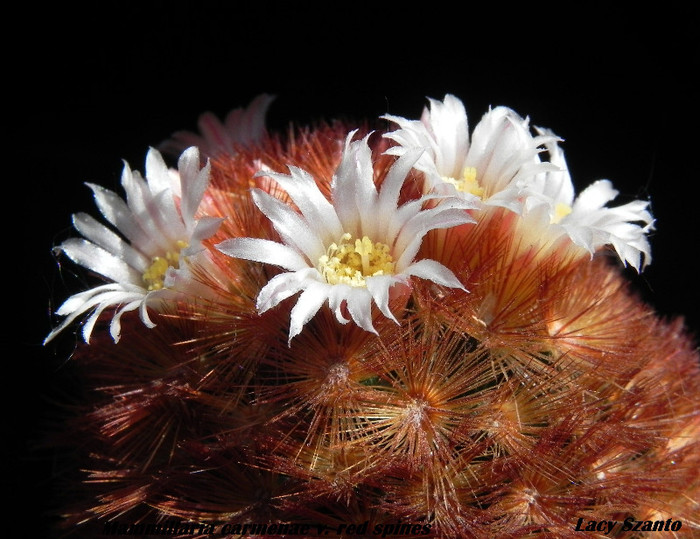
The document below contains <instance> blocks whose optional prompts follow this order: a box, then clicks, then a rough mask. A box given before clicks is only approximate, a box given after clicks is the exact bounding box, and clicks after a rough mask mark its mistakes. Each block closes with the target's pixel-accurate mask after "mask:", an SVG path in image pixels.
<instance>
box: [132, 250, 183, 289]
mask: <svg viewBox="0 0 700 539" xmlns="http://www.w3.org/2000/svg"><path fill="white" fill-rule="evenodd" d="M175 245H176V246H177V250H175V251H167V252H166V253H165V256H155V257H153V263H152V264H151V265H150V266H149V267H148V269H147V270H146V271H145V272H144V274H143V282H144V283H145V284H146V286H147V288H148V290H161V289H162V288H163V283H164V281H165V274H166V273H167V271H168V268H170V267H173V268H175V269H177V268H179V267H180V251H182V249H184V248H185V247H187V243H186V242H184V241H178V242H177V243H176V244H175Z"/></svg>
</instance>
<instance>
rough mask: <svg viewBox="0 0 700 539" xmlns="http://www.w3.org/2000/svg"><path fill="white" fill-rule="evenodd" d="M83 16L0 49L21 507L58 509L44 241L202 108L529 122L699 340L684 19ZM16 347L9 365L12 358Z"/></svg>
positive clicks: (54, 277) (529, 11) (66, 345)
mask: <svg viewBox="0 0 700 539" xmlns="http://www.w3.org/2000/svg"><path fill="white" fill-rule="evenodd" d="M95 6H96V7H94V8H90V9H78V8H76V7H53V8H50V9H49V10H48V11H47V10H46V9H44V8H42V9H41V10H37V12H36V13H34V12H31V13H30V12H28V11H27V12H25V13H21V14H20V15H18V16H17V18H16V19H15V20H14V21H13V22H11V23H10V22H9V21H8V24H11V25H12V24H16V25H17V29H18V30H19V32H18V36H19V37H17V38H13V39H11V40H10V39H9V38H8V37H5V38H4V40H5V42H6V45H5V55H6V57H7V58H8V63H7V64H9V65H7V67H6V69H7V70H8V73H9V77H8V80H6V82H5V83H4V86H5V89H6V91H9V96H8V97H6V98H5V100H4V101H5V111H6V117H7V118H9V120H10V122H9V124H10V125H9V126H8V125H7V123H6V136H8V137H9V143H7V142H6V144H8V145H9V147H8V146H6V148H5V149H6V152H7V153H6V156H5V157H6V163H9V164H10V170H9V171H8V172H7V175H6V176H5V188H6V195H5V204H6V205H7V206H9V207H10V211H11V215H12V218H11V220H9V222H8V221H6V230H5V234H6V245H7V247H8V248H9V252H6V258H5V262H6V265H5V267H6V270H5V271H6V273H5V276H6V277H5V279H6V286H8V287H9V289H10V295H9V298H13V299H12V300H11V303H9V304H6V305H5V312H6V313H7V315H9V316H10V318H11V319H12V321H13V322H14V323H11V324H10V325H9V326H8V325H7V324H6V326H5V327H6V328H7V329H6V331H8V330H9V331H10V332H12V334H10V335H7V334H6V342H7V343H8V350H9V352H8V354H7V356H6V357H5V358H4V364H5V366H6V368H7V367H9V368H10V372H9V376H8V378H7V379H6V383H8V384H9V385H10V386H14V387H15V388H18V393H17V394H16V395H11V393H10V392H9V391H8V396H10V397H11V400H10V403H11V405H10V406H11V408H10V411H11V413H10V414H9V416H10V417H11V418H12V420H11V422H10V425H9V432H10V433H12V434H11V438H12V440H14V441H15V442H16V443H14V444H12V447H13V448H16V449H17V450H18V451H17V454H16V455H13V457H14V460H11V461H10V463H11V467H12V469H13V470H17V471H20V472H21V473H19V474H12V477H13V479H12V482H11V483H10V485H11V488H12V489H13V492H16V493H18V494H19V495H14V498H15V499H16V500H17V502H18V503H19V504H21V507H20V509H21V510H23V511H24V510H29V511H30V513H31V514H33V515H37V514H38V513H37V512H38V511H39V510H40V509H41V508H42V507H44V506H45V503H46V501H47V500H48V499H51V498H55V497H56V494H55V493H51V492H50V490H49V485H50V483H51V482H50V475H51V473H52V467H51V463H50V461H47V460H45V459H43V456H44V455H45V453H38V454H37V453H32V452H31V451H30V449H31V448H32V447H34V445H35V444H36V442H37V441H40V440H41V433H42V432H43V431H44V430H45V427H46V423H47V417H50V416H47V414H48V413H50V411H51V407H52V406H53V401H52V399H53V397H54V396H55V395H56V394H57V393H58V394H60V387H57V385H59V384H61V383H63V379H64V377H63V376H62V373H63V372H64V369H65V368H64V367H63V364H64V361H65V360H66V359H67V358H68V356H69V354H70V350H71V348H72V346H73V344H74V339H73V337H72V336H71V335H68V336H67V337H65V338H63V339H59V340H58V342H57V344H55V345H51V346H49V347H47V348H45V347H43V346H42V345H41V342H42V340H43V338H44V337H45V335H46V334H47V333H48V332H49V331H50V329H51V327H52V320H51V318H50V316H49V311H50V308H51V305H53V306H54V307H56V306H57V304H58V303H60V302H61V301H62V300H63V299H65V298H66V297H67V295H68V294H69V292H70V291H71V290H69V289H68V285H67V284H66V283H65V282H64V277H63V274H62V272H61V271H59V268H58V266H57V264H56V261H55V260H54V258H53V256H52V254H51V248H52V246H54V245H56V244H57V243H60V241H61V240H63V239H65V238H66V237H67V236H69V235H70V234H71V232H70V215H71V214H72V213H74V212H76V211H87V212H90V213H92V214H93V215H97V211H96V209H95V206H94V203H93V201H92V197H91V194H90V191H89V189H88V188H87V187H86V186H85V185H84V182H86V181H90V182H95V183H98V184H101V185H103V186H105V187H108V188H112V189H115V190H117V191H118V192H120V193H121V188H120V187H119V184H118V182H119V176H120V174H121V169H122V159H124V160H126V161H128V162H129V163H130V165H131V166H132V167H133V168H135V169H138V170H143V161H144V157H145V154H146V151H147V149H148V147H149V146H151V145H156V144H158V143H159V142H161V141H162V140H163V139H165V138H167V137H168V136H169V135H170V134H171V133H172V132H173V131H176V130H179V129H188V130H195V129H196V120H197V116H198V115H199V114H200V113H201V112H203V111H205V110H211V111H213V112H215V113H216V114H218V115H219V116H220V117H223V115H224V114H225V113H226V112H227V111H228V110H229V109H231V108H234V107H238V106H241V105H245V104H247V103H248V102H249V101H250V100H251V99H252V98H253V97H254V96H255V95H257V94H259V93H262V92H267V93H273V94H275V95H277V96H278V97H277V100H276V101H275V102H274V103H273V105H272V107H271V108H270V113H269V116H268V125H269V126H270V128H271V129H284V128H286V126H287V125H288V123H289V122H295V123H299V124H306V123H309V122H311V121H313V120H315V119H322V118H325V119H332V118H338V117H349V118H357V119H360V118H364V117H368V118H375V117H377V116H379V115H381V114H384V113H387V112H389V113H392V114H398V115H402V116H406V117H409V118H417V117H418V116H419V115H420V112H421V110H422V108H423V106H424V105H425V98H426V97H434V98H440V99H441V98H442V97H443V96H444V94H445V93H448V92H449V93H453V94H455V95H457V96H458V97H460V98H461V99H462V100H463V101H464V103H465V105H466V107H467V112H468V114H469V118H470V124H471V125H472V126H473V125H474V124H475V123H476V122H477V121H478V119H479V118H480V117H481V115H482V114H483V113H484V112H485V111H486V110H487V108H488V106H489V105H493V106H496V105H507V106H509V107H511V108H513V109H515V110H516V111H517V112H519V113H520V114H521V115H527V116H529V117H530V118H531V120H532V123H533V124H535V125H541V126H546V127H549V128H551V129H553V130H554V131H555V132H556V133H557V134H559V135H560V136H562V137H563V138H564V139H565V143H564V145H563V147H564V149H565V151H566V155H567V159H568V162H569V166H570V169H571V171H572V175H573V177H574V181H575V183H576V186H577V189H578V190H579V191H580V190H581V189H583V188H584V187H585V186H586V185H588V184H589V183H591V182H592V181H594V180H596V179H600V178H608V179H610V180H612V181H613V183H614V185H615V187H616V188H617V189H618V190H620V192H621V195H620V200H621V201H627V200H629V199H632V198H644V199H646V198H647V197H650V199H651V201H652V211H653V213H654V215H655V217H656V219H657V231H656V232H655V233H654V234H653V235H652V237H651V242H652V250H653V255H654V261H653V263H652V265H651V266H650V267H649V268H648V269H647V270H646V271H645V272H644V273H643V274H642V275H641V276H636V274H635V272H633V271H629V275H630V279H632V280H633V282H634V286H635V287H636V288H637V289H638V290H639V292H640V293H641V294H642V295H643V297H644V298H645V299H646V300H647V301H648V302H650V303H651V304H652V305H654V306H655V307H656V308H657V309H658V311H659V313H660V314H661V315H662V316H666V317H673V316H676V315H685V317H686V320H687V323H688V326H689V327H690V328H691V329H692V330H693V331H697V330H698V328H700V318H699V317H698V308H697V302H698V299H700V294H699V293H698V291H699V287H698V284H697V259H696V257H697V251H698V243H699V242H698V221H699V220H698V214H699V213H700V205H699V199H698V188H697V186H698V182H699V181H700V167H699V166H698V155H699V154H700V152H698V147H697V142H698V114H697V110H696V109H697V97H698V93H697V87H696V86H695V85H694V82H693V76H694V75H695V74H697V71H698V41H697V38H696V37H695V36H696V34H695V32H696V29H697V27H698V22H699V21H698V16H697V13H696V12H695V9H694V8H675V7H674V6H673V5H664V11H663V12H660V11H658V10H649V11H644V10H641V8H636V9H635V10H634V11H628V10H625V9H623V8H619V7H614V6H612V5H605V4H601V5H597V4H592V3H587V4H586V7H585V8H575V9H573V10H572V9H571V8H569V7H566V4H562V5H556V4H552V3H539V4H534V3H531V4H529V5H528V6H527V8H525V7H521V8H518V9H516V10H514V9H513V8H510V7H505V6H500V5H496V4H493V5H491V7H481V8H479V9H475V8H474V6H473V5H470V4H467V3H464V4H462V6H461V7H459V8H456V7H441V5H440V4H438V3H430V4H426V5H418V6H415V7H408V5H407V4H395V5H391V6H390V5H389V4H371V3H363V2H356V3H344V4H337V5H334V6H333V7H330V4H329V5H326V6H324V7H322V8H320V7H318V5H316V4H311V3H304V2H297V3H279V4H276V3H261V2H258V3H255V4H253V5H245V7H242V5H241V4H240V3H238V2H198V3H172V2H148V3H136V2H134V3H116V2H101V3H99V4H95ZM8 150H9V152H8ZM8 154H9V155H8ZM16 231H19V235H20V237H19V241H18V239H17V237H16ZM17 245H20V249H21V250H20V252H19V254H18V253H16V252H15V248H16V246H17ZM18 304H21V306H20V309H21V310H20V316H19V317H18V316H17V314H16V311H15V305H18ZM15 334H16V335H15ZM17 338H19V339H20V340H21V350H22V351H21V352H20V353H19V354H17V353H16V352H12V349H13V345H12V343H14V342H16V339H17ZM15 349H16V348H15ZM48 421H50V419H49V420H48ZM15 476H16V477H15ZM59 496H60V494H59ZM14 514H15V513H13V515H14ZM20 514H21V513H20ZM32 518H33V520H32V521H31V523H30V527H25V529H26V530H27V531H30V530H31V526H32V525H36V522H37V520H36V516H35V517H32ZM17 536H18V537H20V536H22V535H21V534H19V535H17ZM26 536H27V537H30V536H31V537H40V536H41V535H40V534H38V535H37V534H34V533H29V534H27V535H26Z"/></svg>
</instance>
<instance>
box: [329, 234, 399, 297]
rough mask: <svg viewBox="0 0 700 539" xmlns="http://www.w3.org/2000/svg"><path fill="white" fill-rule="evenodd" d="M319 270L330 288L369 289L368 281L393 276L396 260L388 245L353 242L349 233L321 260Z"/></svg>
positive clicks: (334, 244) (364, 240)
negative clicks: (365, 287)
mask: <svg viewBox="0 0 700 539" xmlns="http://www.w3.org/2000/svg"><path fill="white" fill-rule="evenodd" d="M318 270H319V271H320V272H321V275H323V277H324V279H326V282H327V283H328V284H347V285H350V286H366V282H365V277H374V276H377V275H391V274H393V273H394V259H393V258H392V256H391V254H390V252H389V246H388V245H385V244H383V243H379V242H376V243H374V242H373V241H372V240H370V239H369V238H368V237H367V236H364V237H363V238H362V239H359V238H358V239H356V240H355V241H354V242H353V241H352V235H351V234H347V233H346V234H343V236H342V238H341V242H340V244H337V243H332V244H331V245H330V246H329V247H328V250H327V251H326V254H325V255H323V256H321V257H320V258H319V259H318Z"/></svg>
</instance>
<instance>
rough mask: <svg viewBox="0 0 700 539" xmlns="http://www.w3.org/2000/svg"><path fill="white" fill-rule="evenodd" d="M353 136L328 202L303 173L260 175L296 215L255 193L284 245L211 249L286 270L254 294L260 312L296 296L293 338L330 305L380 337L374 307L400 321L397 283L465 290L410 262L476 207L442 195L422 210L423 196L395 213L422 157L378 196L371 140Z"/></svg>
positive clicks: (403, 162)
mask: <svg viewBox="0 0 700 539" xmlns="http://www.w3.org/2000/svg"><path fill="white" fill-rule="evenodd" d="M354 134H355V132H351V133H350V134H349V135H348V137H347V139H346V143H345V150H344V153H343V157H342V161H341V163H340V165H339V167H338V169H337V170H336V173H335V175H334V177H333V181H332V184H331V201H329V200H328V199H326V198H325V197H324V195H323V194H322V193H321V191H320V190H319V188H318V186H317V184H316V182H315V180H314V178H313V177H312V176H311V175H310V174H309V173H307V172H306V171H304V170H302V169H300V168H297V167H292V166H290V167H289V171H290V174H289V175H285V174H277V173H269V172H265V173H264V174H265V175H266V176H269V177H270V178H272V179H274V180H275V181H277V183H278V184H279V185H280V186H281V187H282V188H283V189H284V190H285V191H286V192H287V194H288V195H289V198H290V199H291V200H292V202H293V203H294V204H295V205H296V206H297V208H298V209H299V211H300V213H298V212H296V211H295V210H293V209H292V208H291V207H290V206H288V205H286V204H284V203H283V202H281V201H280V200H279V199H277V198H274V197H273V196H271V195H269V194H267V193H265V192H263V191H261V190H259V189H253V191H252V196H253V199H254V201H255V204H256V205H257V206H258V208H259V209H260V211H262V212H263V213H264V214H265V216H266V217H267V218H268V219H270V221H271V222H272V224H273V226H274V228H275V230H276V231H277V233H278V234H279V236H280V238H281V239H282V243H278V242H275V241H272V240H269V239H260V238H233V239H229V240H226V241H224V242H222V243H220V244H219V245H218V246H217V247H218V248H219V250H221V251H222V252H223V253H225V254H227V255H229V256H232V257H236V258H243V259H247V260H252V261H256V262H262V263H265V264H272V265H275V266H278V267H280V268H282V269H284V270H286V271H285V272H283V273H281V274H279V275H277V276H275V277H274V278H272V279H271V280H270V281H269V282H268V283H267V285H266V286H265V287H264V288H263V289H262V290H261V291H260V293H259V295H258V298H257V309H258V311H259V312H260V313H262V312H265V311H267V310H268V309H270V308H272V307H275V306H276V305H277V304H279V303H280V302H281V301H283V300H284V299H286V298H288V297H290V296H293V295H294V294H296V293H298V292H300V291H301V292H302V294H301V296H300V297H299V299H298V300H297V303H296V305H295V306H294V308H293V309H292V311H291V323H290V328H289V340H290V341H291V339H292V338H293V337H294V336H296V335H297V334H299V333H300V332H301V330H302V328H303V327H304V325H305V324H306V323H307V322H308V321H309V320H311V318H312V317H313V316H314V315H315V314H316V313H317V312H318V310H319V309H320V308H321V306H322V305H323V304H324V303H326V302H328V305H329V306H330V308H331V309H332V310H333V311H334V313H335V317H336V319H337V320H338V321H339V322H340V323H347V322H349V321H350V319H352V320H353V321H354V322H355V323H356V324H357V325H358V326H360V327H362V328H363V329H365V330H367V331H371V332H376V331H375V329H374V326H373V324H372V301H374V303H376V305H377V307H378V308H379V310H380V311H381V312H382V313H383V314H384V315H385V316H386V317H388V318H390V319H392V320H395V321H396V319H395V318H394V315H393V314H392V312H391V310H390V309H389V300H390V289H391V288H392V287H393V286H394V285H398V284H401V285H405V286H407V285H408V281H409V278H410V277H411V276H414V277H419V278H423V279H429V280H431V281H433V282H435V283H438V284H440V285H443V286H447V287H452V288H462V289H463V286H462V284H461V283H460V282H459V280H458V279H457V278H456V277H455V276H454V274H453V273H452V272H451V271H450V270H449V269H447V268H446V267H445V266H443V265H442V264H440V263H438V262H436V261H434V260H430V259H422V260H415V257H416V255H417V253H418V250H419V248H420V245H421V242H422V240H423V237H424V236H425V234H426V233H427V232H428V231H430V230H433V229H438V228H447V227H452V226H456V225H460V224H464V223H467V222H473V219H472V218H471V217H470V216H469V215H468V212H466V211H465V210H467V209H471V208H474V207H475V206H474V203H473V202H469V201H465V200H461V199H458V198H451V199H447V198H444V197H441V198H443V200H442V203H441V204H439V205H437V206H435V207H432V208H430V209H423V205H424V202H425V201H426V199H427V198H429V197H422V198H420V199H415V200H411V201H409V202H406V203H405V204H403V205H401V206H399V204H398V203H399V192H400V190H401V187H402V186H403V184H404V181H405V178H406V175H407V174H408V172H409V171H410V169H411V168H412V167H413V165H414V163H415V162H416V160H417V159H418V158H419V156H420V154H421V153H422V150H416V149H413V150H411V151H407V152H405V153H404V155H403V156H402V157H401V158H399V159H398V160H397V162H396V163H394V164H393V166H392V167H391V169H390V170H389V172H388V173H387V175H386V177H385V178H384V180H383V182H382V184H381V188H380V189H379V190H377V187H376V185H375V178H374V170H373V167H372V161H371V150H370V148H369V146H368V144H367V138H364V139H362V140H358V141H352V137H353V135H354ZM436 197H437V195H431V197H430V198H436ZM346 311H347V313H349V316H350V318H347V317H346Z"/></svg>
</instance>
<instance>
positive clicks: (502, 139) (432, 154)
mask: <svg viewBox="0 0 700 539" xmlns="http://www.w3.org/2000/svg"><path fill="white" fill-rule="evenodd" d="M429 101H430V108H427V107H426V108H425V109H424V110H423V114H422V117H421V119H420V120H407V119H406V118H402V117H399V116H393V115H385V116H383V118H384V119H386V120H390V121H392V122H394V123H396V124H398V125H399V127H400V129H398V130H396V131H391V132H389V133H387V134H385V135H384V136H385V137H387V138H390V139H392V140H393V141H395V142H396V143H397V145H396V146H394V147H392V148H391V149H390V150H389V151H388V153H390V154H393V155H402V154H404V153H405V152H406V151H408V150H409V149H410V148H415V147H420V148H425V153H424V154H423V155H422V156H421V157H420V158H419V159H418V161H417V162H416V165H415V167H416V169H417V170H420V171H421V172H423V173H425V178H426V183H427V189H436V190H438V191H439V192H448V193H453V194H454V193H455V192H457V193H460V194H461V196H466V197H468V196H472V197H477V198H478V199H480V200H482V201H483V202H484V203H485V204H487V205H492V206H502V207H505V208H508V209H510V210H512V211H515V212H519V211H520V201H519V198H518V187H517V185H516V183H517V182H518V181H522V180H523V179H524V178H527V177H529V176H531V175H533V174H535V173H538V172H543V171H544V170H547V169H548V168H549V166H550V165H548V164H547V163H542V162H541V161H540V159H539V157H538V154H539V152H540V151H541V146H542V144H543V143H544V142H546V141H548V140H549V139H550V138H551V136H550V135H549V134H547V135H542V136H536V137H533V136H532V135H531V134H530V130H529V126H528V120H527V119H523V118H521V117H520V116H518V115H517V114H516V113H515V112H514V111H512V110H511V109H509V108H506V107H496V108H494V109H491V110H489V112H487V113H486V114H485V115H484V117H483V118H482V119H481V121H480V122H479V123H478V124H477V125H476V127H475V128H474V132H473V133H472V135H471V138H470V136H469V126H468V121H467V113H466V111H465V109H464V105H463V104H462V102H461V101H460V100H459V99H457V98H456V97H455V96H453V95H450V94H447V95H446V96H445V98H444V100H443V101H438V100H435V99H429ZM427 189H426V190H427Z"/></svg>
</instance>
